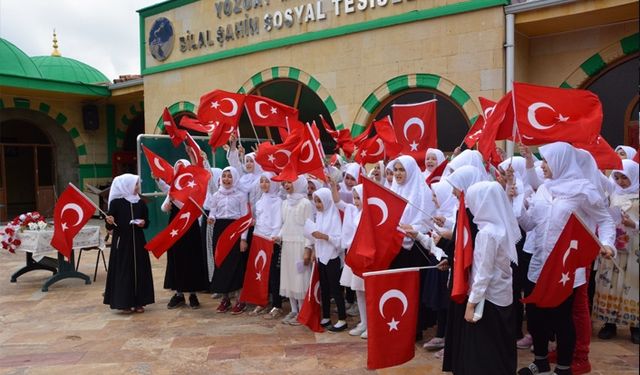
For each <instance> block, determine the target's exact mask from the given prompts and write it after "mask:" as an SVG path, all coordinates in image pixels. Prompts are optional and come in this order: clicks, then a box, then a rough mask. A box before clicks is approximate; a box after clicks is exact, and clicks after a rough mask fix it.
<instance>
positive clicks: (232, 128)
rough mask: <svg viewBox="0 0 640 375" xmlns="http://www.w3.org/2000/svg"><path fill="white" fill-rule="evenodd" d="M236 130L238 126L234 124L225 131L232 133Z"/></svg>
mask: <svg viewBox="0 0 640 375" xmlns="http://www.w3.org/2000/svg"><path fill="white" fill-rule="evenodd" d="M235 130H236V127H235V126H232V127H230V128H229V130H227V131H226V132H225V133H227V134H231V133H233V132H234V131H235Z"/></svg>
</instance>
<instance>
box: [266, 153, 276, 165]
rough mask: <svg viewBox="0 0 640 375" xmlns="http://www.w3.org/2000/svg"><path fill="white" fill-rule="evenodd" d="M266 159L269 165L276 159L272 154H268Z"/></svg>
mask: <svg viewBox="0 0 640 375" xmlns="http://www.w3.org/2000/svg"><path fill="white" fill-rule="evenodd" d="M267 159H269V163H273V162H274V161H275V160H276V158H275V156H273V154H269V156H267Z"/></svg>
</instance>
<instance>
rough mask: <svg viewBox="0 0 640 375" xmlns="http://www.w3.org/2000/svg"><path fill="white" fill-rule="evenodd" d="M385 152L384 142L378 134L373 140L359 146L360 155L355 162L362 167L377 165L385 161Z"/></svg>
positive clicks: (357, 155)
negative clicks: (370, 164) (368, 164)
mask: <svg viewBox="0 0 640 375" xmlns="http://www.w3.org/2000/svg"><path fill="white" fill-rule="evenodd" d="M384 151H385V147H384V141H383V140H382V138H380V136H379V135H377V134H376V135H374V136H373V137H372V138H369V139H366V140H365V141H364V142H362V143H361V144H360V145H359V146H358V153H357V154H356V157H355V158H354V159H353V161H355V162H356V163H358V164H360V165H364V164H367V163H376V162H378V161H380V160H384V157H385V152H384Z"/></svg>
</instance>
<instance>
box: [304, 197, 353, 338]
mask: <svg viewBox="0 0 640 375" xmlns="http://www.w3.org/2000/svg"><path fill="white" fill-rule="evenodd" d="M313 203H314V204H315V206H316V210H317V214H316V220H315V231H314V232H312V233H311V236H312V237H313V245H314V249H315V255H316V260H317V263H316V265H317V267H318V274H319V276H320V290H321V293H320V294H321V298H322V320H321V321H320V325H322V326H323V327H328V329H329V331H333V332H340V331H344V330H345V329H347V312H346V308H345V302H344V295H343V294H342V288H341V287H340V273H341V268H342V261H341V260H340V257H341V255H343V252H342V249H341V247H340V239H341V234H342V222H341V221H340V213H339V212H338V208H337V207H336V205H335V204H334V203H333V197H332V194H331V190H329V189H327V188H321V189H318V190H317V191H316V192H315V193H313ZM331 298H333V299H334V301H335V303H336V307H337V309H338V321H337V322H336V324H334V325H331Z"/></svg>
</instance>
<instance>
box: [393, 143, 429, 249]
mask: <svg viewBox="0 0 640 375" xmlns="http://www.w3.org/2000/svg"><path fill="white" fill-rule="evenodd" d="M396 163H400V164H401V165H402V166H403V167H404V170H405V172H406V177H405V180H404V183H402V184H398V182H397V181H396V180H395V178H394V180H393V183H392V184H391V190H392V191H393V192H395V193H396V194H398V195H400V196H401V197H403V198H404V199H406V200H407V201H409V202H411V204H407V206H406V207H405V209H404V213H403V214H402V217H401V218H400V223H401V224H410V225H413V226H416V225H418V224H419V223H424V222H426V221H427V220H425V219H428V218H427V217H425V216H426V215H431V214H432V213H433V211H434V210H435V205H434V204H433V198H432V192H431V189H430V188H429V186H428V185H427V183H426V182H425V181H424V178H423V176H422V171H421V170H420V167H419V166H418V163H417V162H416V160H415V159H414V158H413V157H411V156H409V155H402V156H400V157H398V158H397V159H396V160H394V161H393V165H395V164H396ZM415 206H417V207H419V208H420V209H418V208H416V207H415ZM412 245H413V242H412V241H404V243H403V247H405V248H409V247H411V246H412Z"/></svg>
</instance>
